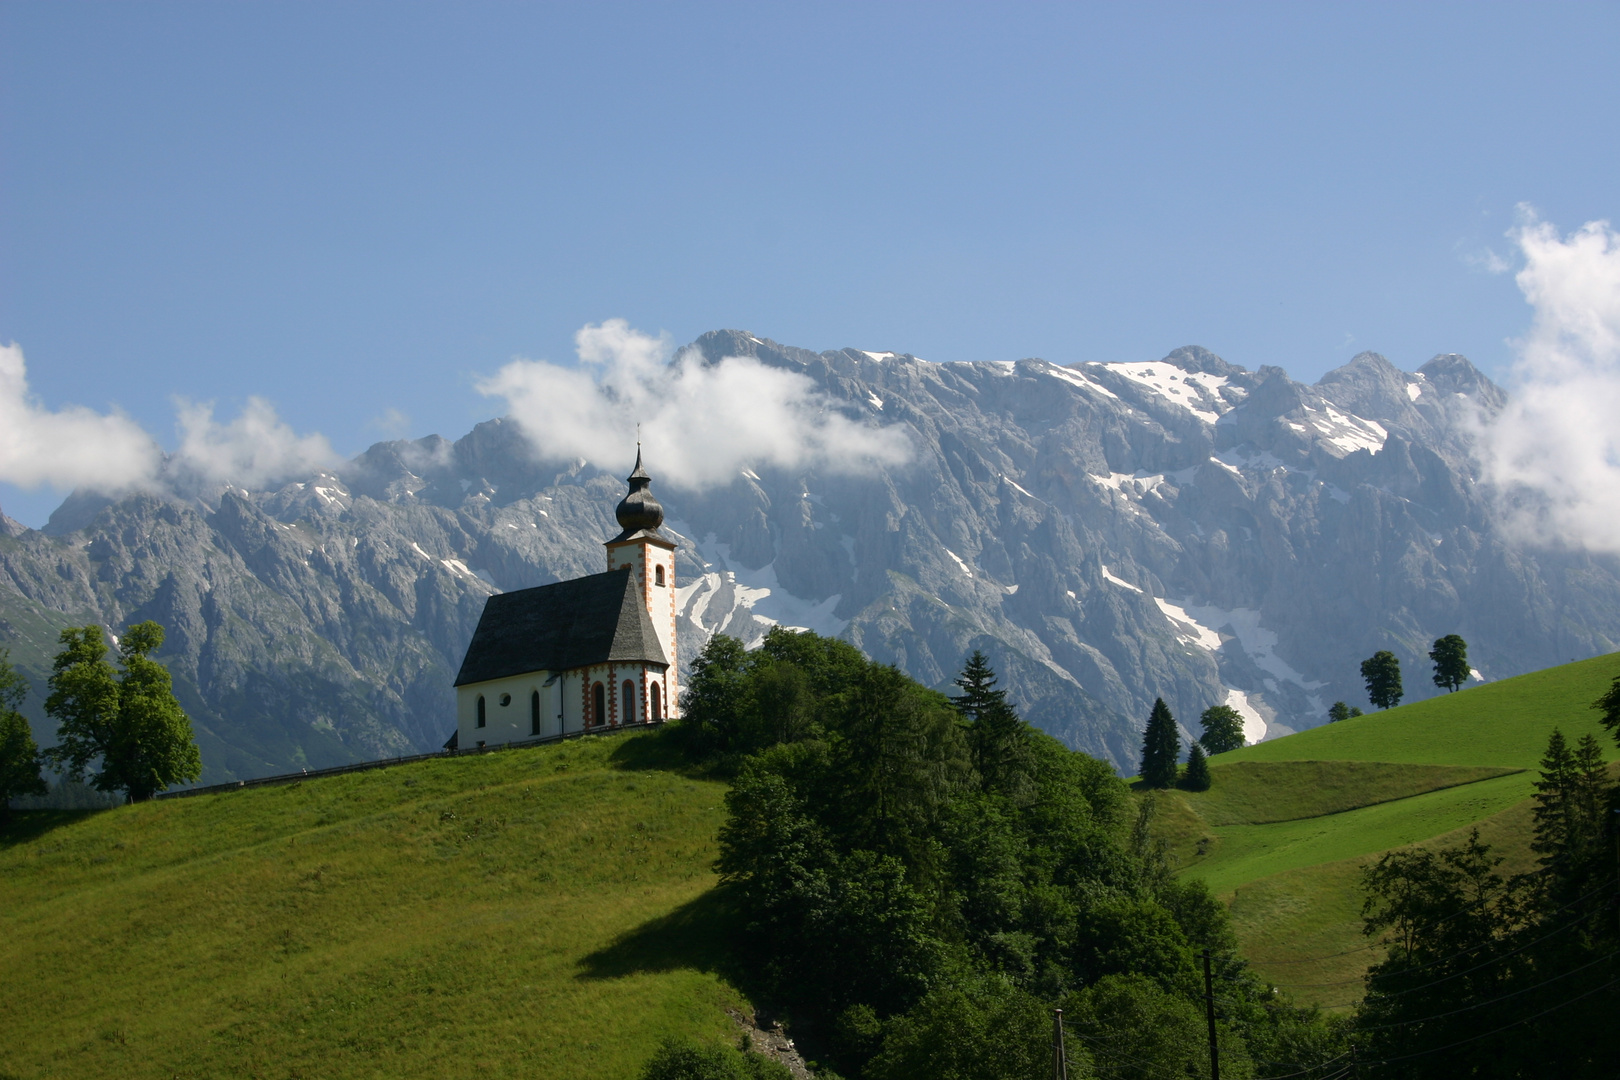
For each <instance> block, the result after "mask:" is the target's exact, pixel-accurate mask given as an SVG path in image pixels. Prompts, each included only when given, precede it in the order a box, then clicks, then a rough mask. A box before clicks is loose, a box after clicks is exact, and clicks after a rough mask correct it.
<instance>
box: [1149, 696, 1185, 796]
mask: <svg viewBox="0 0 1620 1080" xmlns="http://www.w3.org/2000/svg"><path fill="white" fill-rule="evenodd" d="M1180 756H1181V737H1180V736H1179V735H1177V734H1176V718H1175V717H1173V716H1171V715H1170V707H1169V706H1168V705H1166V704H1165V703H1164V699H1163V698H1154V699H1153V712H1152V713H1150V714H1149V715H1148V723H1147V731H1145V732H1143V734H1142V769H1141V775H1142V783H1144V784H1146V785H1147V786H1148V787H1150V788H1167V787H1173V786H1175V782H1176V759H1177V758H1179V757H1180Z"/></svg>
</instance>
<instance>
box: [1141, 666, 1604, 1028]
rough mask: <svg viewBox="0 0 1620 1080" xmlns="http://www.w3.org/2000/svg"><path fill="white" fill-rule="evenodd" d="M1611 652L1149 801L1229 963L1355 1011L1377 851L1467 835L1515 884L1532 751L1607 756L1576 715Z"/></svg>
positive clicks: (1302, 745) (1282, 748)
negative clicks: (1221, 911)
mask: <svg viewBox="0 0 1620 1080" xmlns="http://www.w3.org/2000/svg"><path fill="white" fill-rule="evenodd" d="M1617 675H1620V653H1615V654H1610V655H1607V656H1599V657H1594V658H1592V659H1590V660H1583V661H1579V662H1577V663H1573V664H1565V665H1563V666H1561V667H1556V668H1549V669H1548V670H1546V671H1540V672H1535V673H1533V674H1530V675H1523V676H1520V677H1518V678H1514V679H1505V680H1503V681H1502V682H1499V683H1489V684H1486V685H1483V686H1476V687H1473V688H1471V689H1468V690H1464V691H1461V692H1459V693H1456V694H1446V695H1442V696H1440V697H1436V698H1431V699H1429V700H1427V701H1422V702H1418V703H1415V704H1412V705H1406V706H1402V707H1400V708H1397V709H1391V710H1389V711H1388V712H1381V713H1376V714H1373V715H1369V716H1363V717H1357V718H1355V719H1352V720H1346V721H1342V722H1340V723H1337V724H1330V725H1327V726H1325V727H1320V728H1313V729H1311V730H1309V731H1304V732H1300V733H1299V734H1297V735H1290V736H1288V737H1286V738H1282V739H1277V740H1275V741H1273V742H1265V743H1260V744H1258V745H1255V746H1249V747H1245V748H1244V749H1242V750H1234V751H1232V752H1230V753H1226V754H1221V755H1218V756H1216V757H1214V758H1212V759H1211V765H1212V769H1211V774H1212V776H1213V777H1214V785H1213V786H1212V787H1211V789H1210V790H1209V791H1207V792H1201V793H1196V794H1195V793H1190V792H1182V791H1176V792H1163V793H1159V794H1158V795H1157V796H1156V798H1157V800H1158V802H1159V812H1158V823H1159V824H1158V829H1159V832H1160V835H1162V836H1163V837H1164V838H1165V839H1166V840H1167V841H1168V842H1169V844H1170V847H1171V853H1172V855H1173V856H1174V857H1175V859H1176V861H1177V864H1178V867H1179V869H1180V872H1181V873H1182V874H1185V875H1187V876H1193V877H1200V878H1203V879H1204V880H1205V881H1207V882H1208V883H1209V884H1210V887H1211V888H1212V889H1214V890H1215V892H1216V894H1217V895H1219V896H1221V897H1223V898H1224V899H1226V900H1227V902H1228V904H1229V905H1230V909H1231V912H1232V918H1233V924H1234V926H1235V928H1236V929H1237V932H1238V936H1239V940H1240V941H1241V942H1242V944H1243V948H1244V952H1245V954H1246V955H1247V956H1249V958H1250V959H1251V961H1252V962H1253V963H1254V965H1255V967H1256V969H1257V970H1258V971H1259V972H1260V973H1261V974H1262V975H1264V976H1265V977H1267V978H1269V979H1272V980H1274V981H1275V982H1277V983H1278V984H1279V985H1282V986H1285V987H1287V988H1289V989H1290V990H1291V991H1292V992H1293V993H1294V994H1295V995H1296V996H1297V997H1298V998H1300V999H1302V1000H1306V1001H1312V1002H1317V1003H1320V1004H1323V1005H1332V1006H1338V1005H1343V1004H1348V1003H1350V1002H1353V1001H1355V1000H1356V999H1357V998H1358V997H1359V992H1360V981H1361V975H1362V973H1363V972H1365V971H1366V969H1367V967H1368V965H1369V964H1371V963H1373V962H1374V961H1376V960H1377V959H1378V957H1379V956H1380V955H1381V953H1380V950H1378V949H1377V947H1376V945H1373V946H1369V942H1368V941H1367V939H1366V938H1365V937H1363V936H1362V933H1361V904H1362V894H1361V891H1360V881H1361V873H1362V870H1363V868H1364V867H1365V866H1367V865H1368V864H1369V863H1372V862H1374V861H1376V860H1377V859H1378V857H1379V856H1380V855H1381V854H1383V853H1384V852H1385V851H1388V850H1390V849H1393V848H1398V847H1402V846H1405V845H1408V844H1423V845H1425V846H1441V845H1443V844H1448V843H1455V842H1457V841H1459V840H1461V839H1462V838H1463V837H1464V836H1466V835H1467V832H1468V829H1469V828H1470V827H1473V826H1475V825H1477V826H1478V827H1479V829H1480V833H1481V836H1482V838H1483V839H1484V840H1485V841H1486V842H1488V843H1490V844H1491V845H1492V846H1493V848H1495V849H1496V850H1497V852H1498V854H1501V855H1503V856H1505V857H1506V859H1507V861H1506V862H1505V863H1504V864H1503V866H1502V868H1501V869H1502V871H1503V872H1509V873H1511V872H1518V871H1521V870H1528V869H1530V868H1531V867H1532V866H1533V865H1534V862H1533V857H1532V856H1531V854H1530V851H1529V841H1530V837H1531V835H1532V818H1531V813H1530V811H1531V803H1530V797H1531V796H1532V795H1533V794H1534V787H1533V784H1534V783H1535V780H1536V777H1537V768H1538V765H1539V762H1540V760H1541V755H1542V753H1543V752H1544V751H1545V749H1546V745H1547V737H1548V735H1550V734H1551V733H1552V729H1553V728H1554V727H1555V726H1556V727H1558V728H1560V729H1562V731H1563V732H1564V734H1565V735H1566V736H1567V737H1568V738H1569V739H1570V740H1571V741H1572V742H1573V741H1574V740H1575V739H1577V738H1579V737H1580V736H1581V735H1585V734H1592V735H1596V736H1598V737H1599V738H1600V739H1601V740H1602V743H1603V747H1604V752H1605V755H1606V757H1608V759H1609V760H1610V761H1613V760H1614V759H1615V757H1616V754H1617V751H1616V747H1615V744H1614V742H1613V741H1612V740H1611V739H1610V738H1609V737H1608V736H1607V735H1606V734H1605V733H1604V732H1603V730H1602V728H1601V727H1600V725H1599V723H1598V714H1597V713H1596V712H1595V711H1593V710H1592V709H1591V708H1589V706H1590V705H1591V703H1592V702H1593V701H1594V700H1595V699H1596V698H1598V697H1599V696H1600V695H1601V694H1602V693H1603V692H1604V691H1605V690H1606V689H1607V688H1608V686H1609V684H1610V682H1611V681H1612V680H1613V679H1614V678H1615V676H1617Z"/></svg>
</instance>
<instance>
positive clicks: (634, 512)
mask: <svg viewBox="0 0 1620 1080" xmlns="http://www.w3.org/2000/svg"><path fill="white" fill-rule="evenodd" d="M638 427H639V425H638ZM625 481H626V482H627V483H628V484H629V485H630V490H629V491H628V492H627V493H626V494H625V496H624V498H623V499H622V500H620V502H619V505H618V507H617V508H616V509H615V510H614V516H615V517H616V518H618V519H619V528H621V529H623V530H624V531H623V532H622V533H620V534H619V535H618V537H616V538H615V539H620V540H622V539H624V538H626V537H628V536H630V534H632V533H635V532H640V531H641V530H643V529H645V530H646V531H647V532H651V533H657V532H658V527H659V526H660V525H662V524H663V523H664V508H663V506H661V505H660V504H659V502H658V499H657V498H655V497H654V495H653V493H652V492H651V491H649V490H648V488H649V487H650V486H651V485H652V477H650V476H648V475H647V470H646V469H644V468H643V467H642V465H641V442H640V440H637V442H636V468H635V471H634V472H632V473H631V474H630V475H629V476H627V477H625Z"/></svg>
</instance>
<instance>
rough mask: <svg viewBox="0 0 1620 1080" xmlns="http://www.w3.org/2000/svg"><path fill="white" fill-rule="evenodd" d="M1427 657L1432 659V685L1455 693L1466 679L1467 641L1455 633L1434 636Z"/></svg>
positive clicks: (1467, 671)
mask: <svg viewBox="0 0 1620 1080" xmlns="http://www.w3.org/2000/svg"><path fill="white" fill-rule="evenodd" d="M1429 659H1430V660H1433V661H1434V685H1436V686H1443V687H1445V688H1446V690H1448V691H1450V692H1451V693H1456V692H1457V688H1458V687H1460V686H1462V684H1463V683H1465V682H1467V681H1468V673H1469V671H1470V670H1471V669H1470V668H1469V667H1468V642H1466V641H1464V640H1463V639H1462V638H1460V637H1458V636H1457V635H1456V634H1447V635H1446V636H1445V637H1443V638H1436V639H1435V641H1434V648H1432V649H1430V650H1429Z"/></svg>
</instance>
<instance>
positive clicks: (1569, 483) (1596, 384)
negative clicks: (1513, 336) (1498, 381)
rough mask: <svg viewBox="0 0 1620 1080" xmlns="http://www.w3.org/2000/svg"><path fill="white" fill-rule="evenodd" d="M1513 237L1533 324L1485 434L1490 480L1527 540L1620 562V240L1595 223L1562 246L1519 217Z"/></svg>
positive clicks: (1528, 217)
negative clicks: (1504, 399) (1616, 556)
mask: <svg viewBox="0 0 1620 1080" xmlns="http://www.w3.org/2000/svg"><path fill="white" fill-rule="evenodd" d="M1509 236H1511V237H1512V238H1513V240H1514V242H1515V243H1517V244H1518V246H1519V250H1520V252H1521V253H1522V254H1523V256H1524V261H1525V265H1524V268H1523V269H1522V270H1520V271H1519V273H1518V275H1517V277H1516V279H1515V280H1516V281H1517V282H1518V285H1519V288H1520V289H1521V290H1522V291H1523V292H1524V296H1525V299H1526V300H1528V301H1529V302H1530V305H1531V307H1532V308H1533V309H1534V317H1533V320H1532V322H1531V326H1530V332H1529V333H1528V334H1527V335H1526V336H1525V337H1524V339H1523V340H1521V341H1519V342H1517V343H1516V345H1517V347H1518V354H1519V355H1518V358H1517V360H1516V361H1515V362H1514V365H1513V371H1512V377H1511V379H1510V387H1509V389H1510V392H1511V398H1510V400H1509V402H1508V405H1507V407H1506V409H1504V410H1503V411H1502V413H1501V415H1500V416H1499V417H1497V418H1496V419H1495V420H1494V421H1493V422H1492V423H1490V424H1489V425H1488V426H1487V427H1486V428H1485V430H1484V433H1483V434H1484V438H1483V441H1482V444H1481V445H1482V450H1483V455H1482V456H1483V458H1484V462H1485V466H1486V471H1487V475H1488V476H1489V477H1490V479H1491V480H1492V481H1494V482H1495V484H1496V485H1497V488H1498V490H1499V492H1500V494H1501V497H1502V503H1503V508H1504V511H1505V512H1506V514H1507V516H1508V520H1509V523H1510V524H1511V525H1513V526H1514V527H1516V528H1517V529H1518V530H1519V531H1520V532H1521V534H1522V535H1525V536H1526V537H1527V538H1529V539H1532V540H1535V541H1537V542H1541V543H1550V544H1556V545H1569V546H1575V547H1585V548H1588V549H1591V550H1596V551H1607V552H1620V420H1617V417H1620V232H1616V231H1615V230H1614V229H1612V228H1610V226H1609V223H1608V222H1607V221H1592V222H1588V223H1587V224H1586V225H1584V226H1582V227H1581V228H1580V229H1577V230H1576V231H1575V232H1573V233H1571V234H1570V235H1569V236H1567V237H1562V236H1560V235H1559V233H1558V230H1557V229H1555V228H1554V227H1553V226H1552V225H1550V224H1548V223H1546V222H1544V221H1541V220H1539V219H1538V218H1537V217H1536V216H1535V215H1534V213H1532V212H1531V211H1529V210H1528V209H1527V208H1521V219H1520V223H1519V225H1518V226H1517V227H1516V228H1515V229H1514V230H1513V231H1512V232H1511V233H1509Z"/></svg>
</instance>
